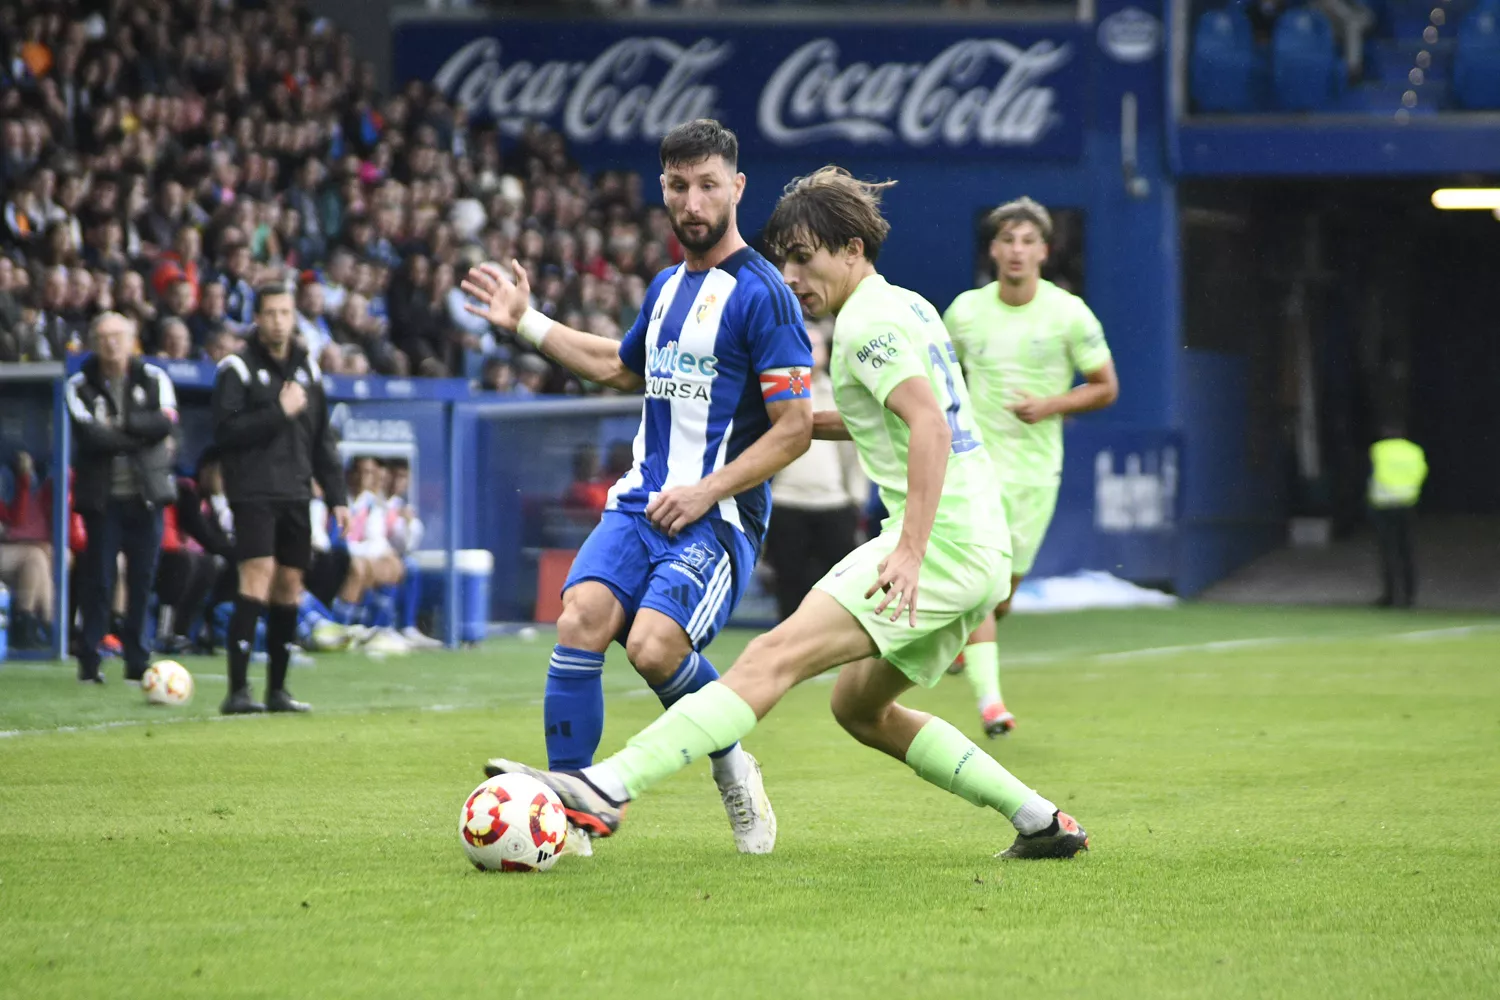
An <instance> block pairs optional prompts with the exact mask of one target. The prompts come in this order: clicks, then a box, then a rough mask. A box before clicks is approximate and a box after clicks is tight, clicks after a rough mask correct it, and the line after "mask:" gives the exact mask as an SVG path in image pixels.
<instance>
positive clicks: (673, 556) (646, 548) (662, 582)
mask: <svg viewBox="0 0 1500 1000" xmlns="http://www.w3.org/2000/svg"><path fill="white" fill-rule="evenodd" d="M755 556H756V551H755V545H754V544H753V543H752V542H751V541H750V539H748V538H746V537H745V535H744V533H743V532H741V531H740V530H739V529H737V528H735V527H734V526H733V525H731V524H726V523H725V522H723V521H718V520H710V519H708V518H704V519H702V520H699V521H696V522H694V523H693V524H690V525H688V527H687V529H686V530H685V531H683V532H682V533H681V534H679V535H678V536H677V537H676V538H668V537H667V536H666V535H664V534H662V533H661V532H660V531H658V530H657V529H656V526H655V525H654V524H652V523H651V521H650V519H648V518H647V517H646V515H644V514H632V513H625V512H623V511H618V510H607V511H605V512H604V519H603V520H601V521H600V522H599V526H598V527H596V528H595V529H594V530H593V531H592V532H591V533H590V534H589V537H588V538H587V539H586V540H585V541H584V543H583V548H581V549H579V550H578V556H577V558H575V559H574V560H573V568H572V569H571V570H569V571H568V579H567V582H566V583H564V584H563V591H564V592H566V591H567V589H568V588H569V587H572V586H575V585H577V584H580V583H583V582H585V581H587V580H597V581H599V582H600V583H602V584H604V585H605V586H607V587H608V588H609V589H610V590H611V591H613V592H614V595H615V599H616V600H618V601H619V602H620V606H621V607H623V608H624V609H625V629H624V631H623V632H622V633H621V635H620V636H619V637H618V638H619V640H620V641H621V642H623V641H624V638H625V636H624V633H625V632H629V631H630V625H631V623H632V622H633V621H634V620H635V615H636V612H637V611H639V610H640V609H641V608H651V609H652V610H653V611H660V612H661V613H662V614H664V615H666V616H667V617H668V618H670V619H672V620H673V621H674V622H676V623H677V624H679V625H681V626H682V630H683V631H684V632H686V633H687V634H688V639H689V640H690V641H691V642H692V644H693V648H694V649H695V650H702V649H703V648H705V647H706V646H707V645H708V644H709V643H710V642H712V641H713V638H714V636H716V635H718V634H719V630H720V629H722V628H723V627H724V623H725V622H727V621H729V616H730V615H731V614H732V613H733V612H734V608H735V605H737V604H739V602H740V598H741V597H743V596H744V595H745V587H746V586H747V585H748V584H749V582H750V574H751V572H752V571H753V570H754V569H755Z"/></svg>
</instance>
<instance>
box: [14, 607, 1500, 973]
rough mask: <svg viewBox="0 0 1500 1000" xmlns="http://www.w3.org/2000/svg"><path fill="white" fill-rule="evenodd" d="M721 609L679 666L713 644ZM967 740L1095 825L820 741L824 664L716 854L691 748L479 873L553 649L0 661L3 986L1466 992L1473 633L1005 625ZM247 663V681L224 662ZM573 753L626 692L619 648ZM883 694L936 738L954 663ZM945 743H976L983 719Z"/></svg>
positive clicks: (717, 828)
mask: <svg viewBox="0 0 1500 1000" xmlns="http://www.w3.org/2000/svg"><path fill="white" fill-rule="evenodd" d="M748 637H749V636H748V634H747V633H730V634H727V635H725V636H724V637H722V638H721V639H720V640H719V641H718V642H717V643H716V644H715V646H714V648H713V650H712V651H711V656H712V658H713V659H714V661H715V662H716V663H718V665H719V666H720V667H721V668H726V667H728V666H729V664H730V663H731V662H732V661H733V658H734V655H735V653H736V652H737V651H738V650H739V649H740V648H742V646H743V644H744V643H745V642H746V640H747V639H748ZM1002 640H1003V647H1002V648H1003V649H1004V651H1005V656H1006V657H1007V660H1008V662H1007V664H1006V666H1005V672H1004V680H1005V693H1006V700H1007V702H1008V704H1009V705H1010V706H1011V707H1012V709H1013V710H1014V711H1015V712H1016V714H1017V716H1018V717H1019V719H1020V727H1019V729H1018V730H1017V731H1016V733H1015V734H1014V735H1013V736H1011V737H1010V738H1009V739H1007V740H1004V741H1001V742H996V743H984V745H985V746H986V747H987V748H989V749H991V750H992V751H994V752H995V753H996V755H997V756H998V757H999V759H1000V760H1001V761H1002V762H1003V763H1005V764H1006V765H1007V766H1008V767H1010V768H1011V769H1012V770H1013V771H1015V772H1016V773H1017V774H1019V775H1020V776H1021V777H1022V778H1023V779H1024V780H1026V781H1028V782H1029V783H1031V784H1032V785H1034V786H1035V787H1037V788H1038V789H1040V790H1041V791H1042V792H1043V793H1044V794H1046V795H1048V796H1050V797H1052V798H1053V799H1054V800H1055V801H1057V802H1058V803H1059V804H1060V805H1062V806H1063V807H1064V808H1066V809H1067V810H1069V811H1070V812H1072V813H1074V815H1076V816H1077V817H1078V818H1079V819H1080V821H1081V822H1082V823H1083V824H1084V825H1085V826H1086V827H1087V828H1088V830H1089V831H1090V833H1091V834H1092V836H1093V842H1094V848H1093V850H1092V851H1091V852H1089V853H1088V854H1086V855H1083V856H1081V857H1080V858H1078V859H1077V860H1075V861H1072V862H1041V863H1018V862H1001V861H998V860H995V859H994V858H993V857H992V855H993V854H994V853H995V852H996V851H999V850H1001V849H1002V848H1004V847H1005V846H1006V845H1007V844H1008V843H1009V842H1010V839H1011V830H1010V827H1009V825H1008V824H1006V823H1005V821H1004V820H1003V819H1002V818H1001V817H999V816H998V815H995V814H993V813H988V812H985V811H982V810H979V809H976V808H974V807H972V806H970V805H967V804H966V803H964V802H962V801H960V800H958V799H956V798H953V797H951V796H948V795H946V794H944V793H942V792H940V791H938V790H936V789H934V788H932V787H931V786H929V785H926V784H924V783H923V782H921V781H920V780H918V779H917V778H916V777H914V776H913V775H912V774H911V772H909V771H908V770H907V769H906V768H904V767H903V766H901V765H900V764H898V763H896V762H895V761H892V760H889V759H887V758H884V757H881V756H878V755H877V754H875V753H873V752H871V751H868V750H865V749H864V748H862V747H859V746H858V745H856V744H855V743H854V742H853V741H852V740H850V739H849V738H848V737H847V736H845V735H844V734H843V733H842V731H840V730H839V729H838V727H837V726H836V725H835V724H834V722H833V720H832V718H831V717H830V716H829V713H828V710H827V698H828V694H829V691H830V688H829V686H828V684H826V683H811V684H807V685H804V686H803V687H802V688H800V689H798V690H796V691H794V692H793V693H792V694H791V695H790V696H789V697H788V698H787V699H786V701H785V702H783V703H782V705H781V706H780V707H779V708H778V709H777V710H776V711H775V712H774V713H772V715H771V716H770V717H769V718H768V719H767V720H766V722H765V723H764V724H763V725H762V727H761V728H760V729H758V730H757V731H756V732H755V733H754V734H753V735H752V736H751V737H750V739H749V740H748V741H747V745H748V747H749V748H750V749H751V750H752V751H753V752H754V753H755V754H756V755H757V756H758V757H759V758H760V760H761V762H762V764H763V766H764V769H765V775H766V783H767V787H768V789H769V790H770V792H771V795H772V798H773V801H774V802H775V805H776V808H777V812H778V815H779V818H780V830H781V833H780V841H779V843H778V844H777V848H776V853H775V854H774V855H772V856H770V857H740V856H739V855H737V854H735V852H734V848H733V842H732V840H731V838H730V835H729V831H728V827H727V824H726V822H725V819H724V816H723V813H722V810H721V807H720V805H719V801H718V796H717V794H716V793H715V790H714V788H713V783H712V781H711V779H710V778H709V775H708V768H707V766H706V765H703V766H699V767H695V768H693V769H692V770H690V771H689V772H687V773H685V774H683V775H680V776H678V777H676V778H674V779H672V780H671V781H669V782H666V783H665V784H664V785H662V786H661V787H660V788H659V789H656V790H654V791H653V793H652V794H650V795H648V796H647V797H646V798H645V799H643V800H642V801H641V802H639V803H636V804H635V805H634V806H633V807H632V811H631V815H630V821H629V822H628V823H627V825H626V827H625V829H624V830H623V831H622V834H621V835H620V836H619V837H617V838H615V839H613V840H610V841H604V842H600V843H599V844H598V845H597V848H596V854H595V857H594V858H592V859H588V860H585V859H576V858H564V859H563V860H562V861H561V862H560V863H559V864H558V866H557V867H556V868H554V869H553V870H552V871H551V872H549V873H546V874H543V875H520V876H517V875H498V874H481V873H479V872H477V871H475V870H473V869H472V868H470V867H469V865H468V863H467V862H466V861H465V859H464V856H463V853H462V851H461V849H460V846H459V840H458V834H457V822H458V810H459V807H460V805H461V804H462V802H463V800H464V797H465V796H466V795H467V794H468V792H469V791H470V790H471V789H472V788H473V787H474V786H475V785H476V784H477V783H478V782H479V780H480V779H481V774H480V765H481V763H482V761H483V760H484V759H485V758H486V757H488V756H491V755H493V754H496V753H498V752H500V751H505V752H506V753H507V754H509V755H511V756H517V757H520V758H522V759H525V760H534V761H539V762H540V761H543V760H544V753H543V746H542V738H541V701H540V697H541V690H542V680H543V673H544V670H545V663H546V658H547V654H548V651H549V640H548V639H547V638H546V637H545V636H544V637H542V638H540V639H538V640H537V641H535V642H532V643H524V642H521V641H519V640H496V641H492V642H491V643H489V644H488V645H486V646H485V647H484V648H483V649H482V650H479V651H475V652H467V653H461V654H454V655H445V654H439V655H426V656H412V657H409V658H406V659H391V660H386V661H383V662H376V661H373V660H369V659H366V658H363V657H360V656H356V655H329V656H323V657H320V658H319V661H318V664H317V666H316V667H314V668H310V669H302V670H297V671H294V672H293V676H292V682H293V683H292V687H293V690H295V691H296V693H297V694H298V696H299V697H303V698H306V699H308V700H310V701H312V702H313V703H314V704H315V705H316V706H317V713H316V714H315V715H313V716H312V717H307V718H283V717H276V718H257V719H234V720H222V721H221V720H219V719H217V718H216V716H215V710H216V706H217V703H218V700H219V698H220V697H222V694H223V680H222V672H223V668H222V665H221V663H220V662H219V661H217V660H216V661H206V660H188V661H186V662H187V664H188V666H189V669H191V670H193V671H194V673H195V675H196V677H197V680H198V697H197V699H196V701H195V702H194V703H193V704H192V705H191V706H189V707H188V708H186V709H182V710H176V711H174V710H170V709H153V708H149V707H148V706H146V705H145V704H144V702H143V700H142V699H141V695H140V692H139V691H137V690H133V689H129V688H126V687H125V686H124V685H122V684H121V683H120V681H119V667H118V662H117V661H116V662H115V663H114V664H113V665H112V667H111V671H110V675H111V683H110V684H109V685H108V686H107V687H105V688H103V689H96V688H93V687H83V686H80V685H78V684H77V683H75V682H74V680H73V678H72V670H71V667H70V666H67V665H39V664H20V663H14V662H12V663H8V664H5V665H3V666H0V730H3V731H5V738H3V739H0V997H5V998H11V997H16V998H26V1000H44V998H83V997H110V998H129V997H150V998H161V997H265V998H286V997H360V998H362V1000H370V998H377V997H393V998H394V997H400V998H410V997H475V998H485V1000H494V998H510V997H558V996H587V997H594V998H598V1000H606V998H614V997H650V998H678V997H680V998H692V1000H701V998H710V997H725V998H735V1000H743V998H754V997H774V998H777V1000H792V998H803V997H818V998H839V997H849V998H859V1000H866V998H886V997H942V998H949V1000H959V998H965V997H979V996H1001V995H1006V996H1015V997H1021V996H1059V995H1093V996H1101V997H1135V996H1139V997H1206V996H1211V997H1214V998H1216V1000H1217V998H1225V997H1282V996H1286V997H1292V996H1295V997H1320V998H1323V997H1375V996H1385V997H1402V998H1408V997H1415V996H1442V997H1445V998H1452V997H1479V996H1496V995H1500V847H1497V846H1496V836H1495V834H1496V829H1495V827H1496V820H1497V818H1500V792H1497V790H1500V627H1497V623H1496V622H1495V621H1494V620H1493V619H1490V620H1486V619H1480V618H1475V617H1463V616H1443V615H1434V614H1421V613H1417V614H1403V613H1375V612H1365V611H1313V610H1295V609H1258V610H1250V609H1228V608H1215V607H1194V606H1189V607H1184V608H1181V609H1178V610H1175V611H1132V612H1092V613H1084V614H1072V615H1058V616H1029V617H1017V618H1015V619H1013V620H1012V621H1010V622H1009V623H1007V624H1006V625H1005V626H1004V628H1003V630H1002ZM256 676H257V677H258V676H259V670H258V669H257V672H256ZM605 683H606V690H607V693H608V723H607V725H608V728H607V731H606V733H605V738H604V749H605V750H606V751H607V750H609V749H612V748H614V747H616V746H618V745H619V744H620V743H621V742H622V741H623V740H624V739H625V738H626V737H627V736H629V735H630V734H631V733H633V732H634V731H635V730H636V729H638V728H639V727H641V726H642V725H644V724H645V723H647V722H649V721H650V720H651V719H653V718H654V717H655V716H656V715H657V714H658V712H659V707H658V705H657V703H656V701H655V699H654V698H652V697H650V696H649V695H648V694H647V692H646V690H645V688H644V685H643V684H642V683H641V682H640V681H639V680H638V679H637V678H636V677H635V675H634V674H633V672H631V671H630V669H629V666H628V665H627V664H626V663H625V661H624V658H623V656H622V655H621V654H620V652H619V651H618V650H616V651H614V652H612V653H611V656H610V661H609V666H608V668H607V672H606V678H605ZM909 702H910V703H911V704H913V705H915V706H918V707H921V708H924V709H929V710H932V711H935V712H938V713H939V714H942V715H944V716H946V717H947V718H948V719H950V721H953V722H955V723H957V724H958V725H959V726H960V727H961V728H963V729H964V730H965V731H966V732H969V733H971V734H973V733H975V731H976V725H975V724H976V722H977V719H976V717H975V715H974V712H973V708H972V706H971V704H970V697H969V691H968V686H967V684H965V683H964V682H963V680H962V679H959V678H950V679H948V680H945V681H944V682H943V683H942V684H941V685H940V686H939V687H938V688H937V689H936V690H933V691H922V692H917V693H915V694H913V695H912V697H911V698H910V699H909ZM981 742H983V741H982V740H981Z"/></svg>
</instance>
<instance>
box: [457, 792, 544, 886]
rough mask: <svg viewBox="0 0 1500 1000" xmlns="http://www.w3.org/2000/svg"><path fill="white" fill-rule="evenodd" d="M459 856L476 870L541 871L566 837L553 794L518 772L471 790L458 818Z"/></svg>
mask: <svg viewBox="0 0 1500 1000" xmlns="http://www.w3.org/2000/svg"><path fill="white" fill-rule="evenodd" d="M458 833H459V836H460V837H461V838H462V839H463V844H464V853H465V854H467V855H468V856H469V860H470V861H472V862H473V863H474V867H475V868H478V869H479V870H480V871H491V872H493V871H501V872H544V871H546V870H547V869H548V868H551V867H552V865H553V864H554V863H555V862H556V861H557V856H558V855H559V854H561V853H562V849H563V843H564V841H566V840H567V837H568V817H567V816H566V814H564V813H563V806H562V802H561V801H559V800H558V798H557V793H556V792H554V791H553V790H552V789H550V788H548V787H547V786H546V785H544V784H542V783H541V782H540V781H537V780H536V779H535V778H529V777H527V776H526V775H524V774H500V775H496V776H495V777H493V778H490V779H489V780H487V781H486V782H485V783H484V784H482V785H480V786H479V787H478V788H476V789H474V791H473V792H471V793H470V794H469V798H468V799H467V800H466V801H465V802H464V808H463V812H461V813H460V814H459V817H458Z"/></svg>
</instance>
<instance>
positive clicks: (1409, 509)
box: [1369, 434, 1427, 608]
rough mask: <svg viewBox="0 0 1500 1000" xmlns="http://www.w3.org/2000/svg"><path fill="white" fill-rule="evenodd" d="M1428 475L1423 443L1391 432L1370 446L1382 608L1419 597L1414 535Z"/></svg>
mask: <svg viewBox="0 0 1500 1000" xmlns="http://www.w3.org/2000/svg"><path fill="white" fill-rule="evenodd" d="M1426 479H1427V456H1426V455H1425V454H1423V452H1422V448H1421V446H1419V445H1416V444H1413V443H1412V442H1411V441H1408V440H1406V439H1405V438H1403V437H1400V436H1399V435H1396V434H1390V435H1388V436H1387V437H1385V438H1384V439H1382V440H1380V441H1376V442H1375V443H1374V444H1373V445H1371V446H1370V491H1369V501H1370V514H1371V517H1372V518H1373V520H1374V522H1375V534H1376V537H1377V538H1378V540H1379V542H1380V568H1381V583H1382V589H1381V592H1380V600H1379V601H1377V602H1376V603H1378V604H1380V605H1381V606H1382V607H1398V608H1409V607H1411V606H1412V604H1413V603H1414V602H1415V601H1416V596H1417V566H1416V557H1415V555H1414V553H1413V551H1412V535H1413V534H1414V528H1415V521H1416V506H1417V500H1418V499H1420V498H1421V496H1422V483H1423V482H1425V481H1426Z"/></svg>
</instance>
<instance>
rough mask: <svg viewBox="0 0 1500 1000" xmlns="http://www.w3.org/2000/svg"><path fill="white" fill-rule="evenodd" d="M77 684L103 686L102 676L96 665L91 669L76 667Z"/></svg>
mask: <svg viewBox="0 0 1500 1000" xmlns="http://www.w3.org/2000/svg"><path fill="white" fill-rule="evenodd" d="M78 683H80V684H103V683H104V675H103V674H102V673H100V672H99V666H98V664H95V665H94V666H93V667H85V666H82V665H80V666H79V667H78Z"/></svg>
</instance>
